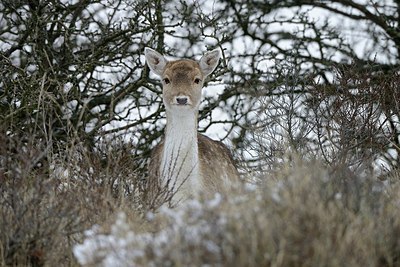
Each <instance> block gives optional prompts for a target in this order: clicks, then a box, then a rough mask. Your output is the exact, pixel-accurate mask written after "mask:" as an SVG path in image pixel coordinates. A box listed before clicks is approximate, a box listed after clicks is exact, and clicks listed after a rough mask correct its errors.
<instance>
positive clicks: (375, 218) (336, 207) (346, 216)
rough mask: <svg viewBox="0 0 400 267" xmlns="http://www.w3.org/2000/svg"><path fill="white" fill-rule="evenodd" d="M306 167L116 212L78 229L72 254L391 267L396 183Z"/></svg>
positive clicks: (103, 261) (97, 262) (106, 260)
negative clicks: (81, 234)
mask: <svg viewBox="0 0 400 267" xmlns="http://www.w3.org/2000/svg"><path fill="white" fill-rule="evenodd" d="M315 166H316V165H315V164H305V163H301V162H299V163H296V164H295V166H291V167H289V166H285V167H284V168H283V169H282V170H281V171H280V172H279V173H277V174H276V176H275V177H268V178H269V179H267V181H268V182H267V183H265V184H264V185H262V186H261V187H260V190H254V189H252V190H247V191H246V193H245V194H243V193H240V194H238V193H232V195H230V196H222V195H216V196H215V197H214V199H211V200H192V201H189V202H187V203H185V204H183V205H181V206H179V207H177V208H176V209H169V208H166V207H162V208H161V209H160V210H159V211H158V212H157V213H155V214H154V213H149V214H147V216H146V217H145V219H143V220H140V221H138V220H135V222H133V221H132V219H131V218H130V217H129V216H127V215H125V214H124V213H119V214H118V215H117V217H116V219H115V220H114V221H111V222H109V223H107V224H103V225H101V226H99V225H95V226H93V227H92V228H91V230H89V231H87V232H86V233H85V239H84V242H83V243H82V244H78V245H76V246H75V247H74V255H75V256H76V257H77V259H78V261H79V262H80V263H81V264H83V265H88V266H399V264H400V262H399V256H400V242H399V240H400V212H399V207H398V205H399V200H400V199H399V198H400V197H399V196H400V194H399V193H400V191H399V185H398V183H394V184H390V185H385V184H384V183H382V182H376V180H373V179H370V178H369V177H362V176H356V175H355V174H353V175H354V176H353V177H351V179H353V181H352V182H354V185H350V184H349V181H348V179H349V178H350V177H348V176H344V175H342V174H341V173H343V172H342V171H341V173H338V172H332V171H329V170H327V169H325V168H323V167H321V166H319V167H315ZM354 179H355V180H354ZM397 179H398V176H397ZM352 186H353V188H352V189H350V187H352ZM349 189H350V190H349ZM355 191H356V192H357V193H358V195H355V194H354V192H355Z"/></svg>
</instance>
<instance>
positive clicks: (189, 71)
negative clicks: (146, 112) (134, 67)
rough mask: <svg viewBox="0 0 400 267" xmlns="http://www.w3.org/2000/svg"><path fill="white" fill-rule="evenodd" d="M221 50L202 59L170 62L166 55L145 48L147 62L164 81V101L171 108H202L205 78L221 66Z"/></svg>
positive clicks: (173, 109) (209, 53)
mask: <svg viewBox="0 0 400 267" xmlns="http://www.w3.org/2000/svg"><path fill="white" fill-rule="evenodd" d="M220 56H221V54H220V50H219V49H215V50H213V51H210V52H206V53H205V54H204V55H203V56H202V58H201V59H200V61H198V62H197V61H194V60H189V59H180V60H176V61H167V60H166V59H165V58H164V56H163V55H161V54H160V53H158V52H156V51H154V50H153V49H151V48H147V47H146V48H145V57H146V62H147V65H148V66H149V67H150V69H151V70H152V71H153V72H154V73H155V74H157V75H158V76H159V77H160V78H161V80H162V84H163V101H164V105H165V108H166V109H167V110H169V111H177V112H179V111H180V112H181V111H183V110H184V109H190V110H196V111H197V110H198V108H199V105H200V100H201V88H202V87H203V84H204V79H205V78H206V77H207V75H209V74H211V73H212V72H213V71H214V69H215V67H216V66H217V65H218V61H219V58H220Z"/></svg>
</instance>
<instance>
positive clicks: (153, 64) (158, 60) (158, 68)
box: [144, 47, 167, 76]
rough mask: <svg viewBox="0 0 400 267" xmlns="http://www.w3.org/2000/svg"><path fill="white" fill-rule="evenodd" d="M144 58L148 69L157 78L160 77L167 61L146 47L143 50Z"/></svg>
mask: <svg viewBox="0 0 400 267" xmlns="http://www.w3.org/2000/svg"><path fill="white" fill-rule="evenodd" d="M144 56H145V57H146V62H147V65H148V66H149V68H150V69H151V70H152V71H153V72H154V73H155V74H157V75H158V76H162V74H163V72H164V68H165V65H166V64H167V60H166V59H165V58H164V56H163V55H161V54H160V53H158V52H157V51H155V50H153V49H151V48H148V47H146V48H145V49H144Z"/></svg>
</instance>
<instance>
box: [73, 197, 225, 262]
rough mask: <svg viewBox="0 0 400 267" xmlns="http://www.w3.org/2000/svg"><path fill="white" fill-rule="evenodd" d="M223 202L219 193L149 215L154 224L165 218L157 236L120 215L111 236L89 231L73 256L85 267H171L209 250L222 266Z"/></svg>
mask: <svg viewBox="0 0 400 267" xmlns="http://www.w3.org/2000/svg"><path fill="white" fill-rule="evenodd" d="M222 203H223V197H222V196H221V195H219V194H216V195H215V197H214V198H213V199H211V200H208V201H199V200H196V199H194V200H190V201H187V202H185V203H183V204H182V205H180V206H178V207H177V208H174V209H170V208H167V207H162V208H160V210H159V213H158V214H152V213H149V214H147V215H146V218H147V219H148V220H150V221H153V220H157V218H158V217H159V216H160V217H161V218H162V221H163V225H164V224H165V227H163V228H162V229H161V230H159V231H158V232H155V233H149V232H146V233H137V232H135V231H134V230H133V229H132V225H131V224H129V223H128V221H127V218H126V215H125V214H124V213H120V214H118V216H117V218H116V221H115V222H114V224H113V225H112V226H111V230H110V232H109V233H102V232H101V229H100V227H99V226H97V225H95V226H93V227H92V229H91V230H89V231H86V232H85V239H84V241H83V243H82V244H77V245H75V246H74V248H73V253H74V255H75V257H76V259H77V260H78V262H79V263H80V264H81V265H91V266H92V265H95V266H144V263H145V265H146V266H162V265H164V266H168V265H170V264H169V263H171V262H170V261H171V260H172V261H173V260H174V259H177V260H179V261H182V255H186V257H187V258H186V259H183V260H184V261H187V263H190V260H191V257H192V256H193V253H196V252H194V250H197V251H201V252H202V253H204V251H206V252H207V258H210V260H211V262H210V263H212V265H213V266H215V264H216V265H218V262H219V263H221V262H220V261H221V260H222V258H221V256H220V254H221V244H219V242H221V240H223V238H221V235H224V232H226V231H225V230H226V229H225V227H226V223H227V221H228V219H227V218H226V217H225V215H224V213H223V212H221V211H220V210H218V208H219V207H220V205H221V204H222ZM210 214H212V216H210ZM182 244H184V245H182ZM149 259H151V260H150V262H149ZM181 263H182V262H181Z"/></svg>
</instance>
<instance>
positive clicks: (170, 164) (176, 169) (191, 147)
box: [160, 110, 201, 200]
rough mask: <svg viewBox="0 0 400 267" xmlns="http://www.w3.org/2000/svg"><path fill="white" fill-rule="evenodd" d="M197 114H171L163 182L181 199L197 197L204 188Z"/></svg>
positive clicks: (163, 160) (168, 125) (161, 170)
mask: <svg viewBox="0 0 400 267" xmlns="http://www.w3.org/2000/svg"><path fill="white" fill-rule="evenodd" d="M197 114H198V113H197V112H188V111H186V110H184V111H182V112H180V113H172V112H168V111H167V126H166V130H165V139H164V149H163V157H162V163H161V167H160V168H161V169H160V173H161V177H162V182H163V183H164V184H167V185H168V189H169V190H170V191H172V192H173V193H174V194H175V197H174V199H177V200H179V199H180V198H182V197H184V196H186V197H187V196H189V195H193V194H195V191H196V189H199V188H200V187H201V183H200V177H199V170H200V167H199V155H198V144H197ZM176 192H177V194H176Z"/></svg>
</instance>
